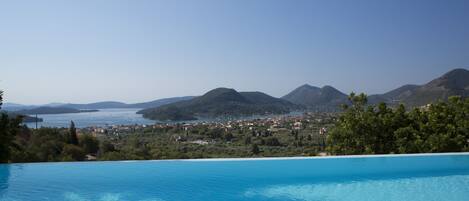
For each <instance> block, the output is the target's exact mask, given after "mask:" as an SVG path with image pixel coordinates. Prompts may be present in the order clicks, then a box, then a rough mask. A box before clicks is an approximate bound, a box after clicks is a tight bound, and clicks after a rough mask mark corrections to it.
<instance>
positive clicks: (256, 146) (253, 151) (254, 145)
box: [251, 144, 261, 155]
mask: <svg viewBox="0 0 469 201" xmlns="http://www.w3.org/2000/svg"><path fill="white" fill-rule="evenodd" d="M251 152H252V154H254V155H257V154H259V153H260V152H261V151H260V150H259V146H258V145H257V144H253V145H252V147H251Z"/></svg>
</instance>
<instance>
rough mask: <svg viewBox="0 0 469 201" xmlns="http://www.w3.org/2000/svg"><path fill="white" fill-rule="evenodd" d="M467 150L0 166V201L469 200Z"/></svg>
mask: <svg viewBox="0 0 469 201" xmlns="http://www.w3.org/2000/svg"><path fill="white" fill-rule="evenodd" d="M468 199H469V154H467V153H466V154H455V155H418V156H415V155H413V156H399V157H355V158H315V159H277V160H272V159H269V160H224V161H223V160H179V161H141V162H134V161H133V162H83V163H38V164H14V165H0V200H1V201H39V200H54V201H62V200H64V201H94V200H96V201H178V200H181V201H182V200H193V201H213V200H220V201H225V200H227V201H232V200H234V201H236V200H259V201H265V200H274V201H290V200H291V201H339V200H343V201H408V200H412V201H433V200H434V201H442V200H445V201H467V200H468Z"/></svg>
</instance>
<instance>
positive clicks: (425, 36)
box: [0, 0, 469, 104]
mask: <svg viewBox="0 0 469 201" xmlns="http://www.w3.org/2000/svg"><path fill="white" fill-rule="evenodd" d="M468 10H469V1H467V0H449V1H443V0H438V1H432V0H421V1H416V0H402V1H399V0H392V1H391V0H380V1H375V0H369V1H363V0H355V1H349V0H343V1H335V0H324V1H319V0H308V1H301V0H293V1H290V0H284V1H278V0H257V1H256V0H233V1H223V0H210V1H209V0H197V1H196V0H185V1H182V0H167V1H158V0H151V1H145V0H139V1H131V0H128V1H119V0H102V1H93V0H83V1H62V0H61V1H33V0H31V1H22V0H15V1H2V0H0V89H2V90H4V91H5V99H6V101H7V102H17V103H23V104H42V103H49V102H76V103H86V102H93V101H103V100H117V101H125V102H139V101H148V100H153V99H158V98H165V97H172V96H184V95H200V94H203V93H204V92H206V91H208V90H210V89H212V88H216V87H221V86H224V87H230V88H235V89H237V90H240V91H263V92H266V93H268V94H270V95H273V96H276V97H280V96H282V95H285V94H286V93H288V92H289V91H291V90H292V89H294V88H296V87H298V86H299V85H302V84H304V83H309V84H311V85H315V86H323V85H332V86H334V87H336V88H338V89H339V90H341V91H343V92H345V93H349V92H351V91H357V92H366V93H369V94H372V93H383V92H386V91H388V90H391V89H394V88H396V87H399V86H401V85H403V84H408V83H412V84H422V83H425V82H427V81H429V80H431V79H433V78H435V77H437V76H440V75H441V74H443V73H445V72H447V71H449V70H450V69H453V68H466V69H467V68H469V37H468V36H469V12H468Z"/></svg>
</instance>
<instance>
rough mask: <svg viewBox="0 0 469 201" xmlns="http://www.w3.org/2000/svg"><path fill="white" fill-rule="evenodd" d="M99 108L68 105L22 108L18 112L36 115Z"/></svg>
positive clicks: (81, 111) (78, 111) (79, 111)
mask: <svg viewBox="0 0 469 201" xmlns="http://www.w3.org/2000/svg"><path fill="white" fill-rule="evenodd" d="M97 111H99V110H79V109H74V108H68V107H38V108H33V109H27V110H20V111H17V112H16V113H18V114H24V115H34V114H67V113H83V112H97Z"/></svg>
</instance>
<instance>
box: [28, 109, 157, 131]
mask: <svg viewBox="0 0 469 201" xmlns="http://www.w3.org/2000/svg"><path fill="white" fill-rule="evenodd" d="M139 110H140V109H135V108H123V109H122V108H118V109H100V110H99V111H97V112H83V113H68V114H45V115H38V117H39V118H42V119H43V122H38V127H69V126H70V121H74V122H75V125H76V127H79V128H83V127H91V126H100V127H102V126H109V125H133V124H146V125H149V124H154V123H155V121H152V120H148V119H145V118H143V117H142V115H141V114H136V113H137V111H139ZM26 125H28V127H30V128H34V127H35V126H36V123H27V124H26Z"/></svg>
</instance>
